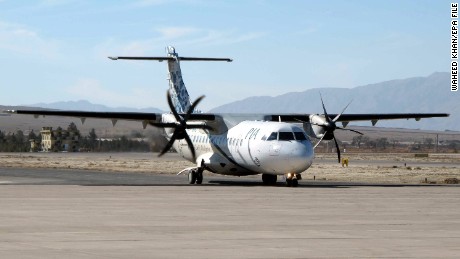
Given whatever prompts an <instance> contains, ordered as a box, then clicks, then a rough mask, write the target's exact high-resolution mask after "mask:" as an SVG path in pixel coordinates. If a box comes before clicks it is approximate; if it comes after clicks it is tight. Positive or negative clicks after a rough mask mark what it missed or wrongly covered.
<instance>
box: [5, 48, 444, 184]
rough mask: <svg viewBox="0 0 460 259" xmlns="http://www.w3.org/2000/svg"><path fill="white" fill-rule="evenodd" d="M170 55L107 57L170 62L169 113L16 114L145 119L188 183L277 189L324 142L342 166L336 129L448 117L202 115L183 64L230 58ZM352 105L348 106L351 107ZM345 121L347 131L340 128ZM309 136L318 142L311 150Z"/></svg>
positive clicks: (307, 163) (294, 175) (308, 163)
mask: <svg viewBox="0 0 460 259" xmlns="http://www.w3.org/2000/svg"><path fill="white" fill-rule="evenodd" d="M166 50H167V56H166V57H109V58H110V59H112V60H118V59H128V60H157V61H160V62H161V61H167V62H168V76H169V78H168V80H169V90H168V91H167V101H168V105H169V107H170V109H171V112H170V113H165V114H158V113H133V112H87V111H42V110H15V111H8V112H9V113H16V114H33V115H34V116H35V117H38V116H39V115H43V116H45V115H52V116H53V115H54V116H70V117H78V118H81V121H82V123H84V120H85V119H86V118H103V119H111V120H112V123H113V125H114V126H115V123H116V122H117V120H136V121H141V122H142V125H143V127H144V129H145V127H146V126H147V125H152V126H155V127H162V128H164V129H165V135H166V137H167V139H168V140H169V142H168V144H167V145H166V146H165V147H164V149H163V151H162V152H161V153H160V156H161V155H163V154H165V153H166V152H168V151H169V150H170V148H171V147H172V148H174V149H175V150H176V151H177V152H178V153H179V154H180V155H181V156H182V157H183V158H185V159H187V160H189V161H191V162H193V163H194V164H196V166H194V167H190V168H185V169H184V170H182V171H181V172H179V173H178V174H182V173H187V174H188V181H189V183H190V184H195V183H196V184H201V183H202V181H203V171H204V170H208V171H210V172H213V173H216V174H222V175H234V176H246V175H257V174H261V175H262V181H263V183H264V184H266V185H274V184H276V182H277V176H278V175H284V176H285V179H286V185H287V186H297V185H298V180H299V179H301V173H302V172H304V171H305V170H307V169H308V168H309V167H310V166H311V164H312V162H313V159H314V157H315V153H314V148H315V147H316V146H317V145H318V144H319V143H320V142H321V141H322V140H323V139H324V140H332V139H334V142H335V145H336V147H337V154H338V160H339V163H340V148H339V146H338V143H337V140H336V139H335V136H334V131H335V130H336V129H340V130H350V131H353V132H356V133H358V134H362V133H360V132H358V131H355V130H351V129H345V127H346V126H347V124H348V123H349V122H350V121H363V120H368V121H369V120H370V121H372V124H373V125H375V124H376V123H377V121H378V120H382V119H410V118H414V119H416V120H420V119H421V118H430V117H447V116H449V115H448V114H444V113H424V114H422V113H405V114H402V113H400V114H343V112H344V111H345V109H346V108H347V107H345V108H344V109H343V111H342V112H341V113H340V114H328V113H327V112H326V108H325V106H324V103H323V101H322V98H321V102H322V106H323V111H324V113H323V114H211V113H198V112H196V109H195V108H196V107H197V105H198V104H199V102H200V101H201V100H202V99H203V98H204V96H201V97H199V98H198V99H196V100H195V101H194V102H193V103H192V102H191V101H190V98H189V95H188V92H187V89H186V88H185V84H184V82H183V80H182V73H181V69H180V65H179V63H180V61H227V62H231V61H232V60H231V59H228V58H190V57H180V56H179V55H178V54H177V53H176V51H175V49H174V48H173V47H167V48H166ZM347 106H348V105H347ZM337 122H341V123H342V125H343V127H338V126H337V125H336V123H337ZM310 138H316V139H319V140H318V141H317V144H316V145H315V146H313V144H312V142H311V140H310Z"/></svg>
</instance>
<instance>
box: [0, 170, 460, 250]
mask: <svg viewBox="0 0 460 259" xmlns="http://www.w3.org/2000/svg"><path fill="white" fill-rule="evenodd" d="M300 185H301V186H299V187H298V188H287V187H284V185H283V184H282V183H281V182H280V184H279V185H278V186H273V187H269V186H263V185H262V184H261V183H260V179H259V178H241V179H239V178H229V177H221V176H207V177H206V178H205V181H204V184H203V185H193V186H191V185H188V184H186V176H175V175H151V174H150V175H149V174H137V173H129V174H123V173H107V172H104V173H102V172H96V171H87V170H83V171H78V170H53V169H17V168H0V257H1V258H64V257H65V258H217V257H218V258H459V256H460V216H459V215H460V206H458V204H460V188H459V186H458V185H437V186H435V185H393V184H386V185H370V184H364V183H334V182H321V181H315V182H313V181H306V180H302V181H300Z"/></svg>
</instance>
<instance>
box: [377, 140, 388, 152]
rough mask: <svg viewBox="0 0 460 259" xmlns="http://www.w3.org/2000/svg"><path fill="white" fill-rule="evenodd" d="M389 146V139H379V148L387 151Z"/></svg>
mask: <svg viewBox="0 0 460 259" xmlns="http://www.w3.org/2000/svg"><path fill="white" fill-rule="evenodd" d="M387 145H388V139H387V138H379V139H377V146H378V147H381V148H383V149H386V148H387Z"/></svg>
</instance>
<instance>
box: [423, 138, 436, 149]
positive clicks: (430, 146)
mask: <svg viewBox="0 0 460 259" xmlns="http://www.w3.org/2000/svg"><path fill="white" fill-rule="evenodd" d="M433 142H434V140H433V139H432V138H426V139H425V140H424V143H425V145H426V146H427V147H428V149H431V148H432V147H433Z"/></svg>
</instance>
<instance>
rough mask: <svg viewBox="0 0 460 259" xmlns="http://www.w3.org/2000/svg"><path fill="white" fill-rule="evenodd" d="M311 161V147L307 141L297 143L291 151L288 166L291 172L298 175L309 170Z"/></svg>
mask: <svg viewBox="0 0 460 259" xmlns="http://www.w3.org/2000/svg"><path fill="white" fill-rule="evenodd" d="M312 161H313V147H312V145H311V143H310V142H309V141H303V143H300V142H297V143H295V146H294V147H293V149H292V151H291V155H290V157H289V164H290V165H291V168H292V171H293V172H295V173H300V172H303V171H305V170H307V168H309V167H310V166H311V164H312Z"/></svg>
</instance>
